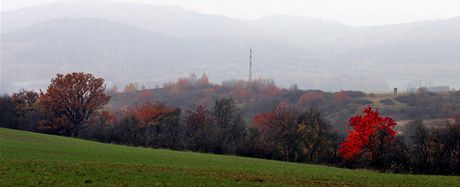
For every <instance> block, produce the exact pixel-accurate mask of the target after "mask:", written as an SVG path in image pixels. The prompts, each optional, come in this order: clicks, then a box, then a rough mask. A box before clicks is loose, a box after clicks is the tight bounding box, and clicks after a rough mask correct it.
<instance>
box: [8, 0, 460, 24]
mask: <svg viewBox="0 0 460 187" xmlns="http://www.w3.org/2000/svg"><path fill="white" fill-rule="evenodd" d="M55 1H75V0H1V6H2V7H1V9H2V10H12V9H18V8H22V7H26V6H30V5H36V4H43V3H49V2H55ZM112 1H124V2H140V3H149V4H161V5H179V6H182V7H184V8H187V9H191V10H196V11H199V12H203V13H210V14H219V15H225V16H229V17H234V18H243V19H257V18H260V17H263V16H267V15H279V14H284V15H295V16H305V17H316V18H323V19H329V20H336V21H340V22H342V23H345V24H348V25H355V26H363V25H384V24H394V23H405V22H414V21H421V20H432V19H446V18H451V17H457V16H460V0H112ZM88 2H90V1H88Z"/></svg>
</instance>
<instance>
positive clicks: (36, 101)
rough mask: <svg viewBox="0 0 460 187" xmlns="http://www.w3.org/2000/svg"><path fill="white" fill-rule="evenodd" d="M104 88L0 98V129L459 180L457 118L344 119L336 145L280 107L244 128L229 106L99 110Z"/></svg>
mask: <svg viewBox="0 0 460 187" xmlns="http://www.w3.org/2000/svg"><path fill="white" fill-rule="evenodd" d="M104 89H105V87H104V81H103V80H102V79H100V78H95V77H93V76H92V75H91V74H85V73H72V74H67V75H57V77H56V78H54V79H52V81H51V84H50V86H49V87H48V89H47V90H46V92H40V93H36V92H33V91H21V92H19V93H15V94H13V96H11V97H10V96H3V97H0V117H1V118H0V125H1V126H2V127H9V128H18V129H23V130H30V131H39V132H46V133H52V134H60V135H66V136H73V137H81V138H87V139H92V140H98V141H102V142H107V143H118V144H127V145H134V146H145V147H154V148H167V149H175V150H192V151H199V152H209V153H216V154H233V155H243V156H251V157H260V158H268V159H278V160H285V161H292V162H307V163H323V164H329V165H336V166H347V167H363V168H369V169H376V170H383V171H394V172H411V173H436V174H460V161H459V156H460V117H459V118H458V119H456V120H455V121H454V122H451V121H446V125H445V126H443V127H439V128H427V127H426V126H425V125H424V124H423V122H421V121H415V122H413V123H411V124H409V125H406V128H403V129H402V131H401V132H400V133H397V132H396V131H395V129H394V127H395V126H396V123H395V121H393V120H392V119H391V118H389V117H381V116H380V114H379V112H378V111H376V110H373V109H372V108H370V107H368V108H365V109H364V111H363V113H362V115H357V116H354V117H352V118H350V121H349V126H350V128H352V130H351V131H350V132H349V133H348V137H346V138H345V137H342V136H341V135H340V133H338V130H337V129H336V128H335V126H334V125H331V123H330V122H329V120H328V119H326V117H325V115H324V114H323V113H322V112H320V111H319V110H315V109H307V110H302V109H301V108H300V107H299V106H295V105H290V104H288V103H284V102H281V103H279V104H278V105H277V106H276V107H275V108H274V109H273V110H272V111H268V112H263V113H260V114H257V115H256V116H255V117H254V119H252V120H250V121H252V122H251V123H250V125H248V123H247V121H248V120H245V119H244V118H243V112H242V110H241V109H240V107H239V106H238V105H237V103H236V102H235V101H234V100H233V99H229V98H219V99H216V100H215V102H214V104H213V105H212V106H210V107H206V106H202V105H198V106H196V107H192V108H191V109H189V110H186V111H185V112H182V111H181V110H180V109H179V108H176V107H173V106H168V105H165V104H162V103H149V102H146V103H142V104H139V105H137V106H135V107H129V108H123V109H120V110H115V111H114V110H112V111H109V110H104V109H103V106H104V105H105V104H107V102H108V101H109V99H110V98H109V97H108V96H106V95H105V93H104Z"/></svg>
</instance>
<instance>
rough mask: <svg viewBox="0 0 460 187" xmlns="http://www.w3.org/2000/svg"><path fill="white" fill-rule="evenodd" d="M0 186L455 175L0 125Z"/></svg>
mask: <svg viewBox="0 0 460 187" xmlns="http://www.w3.org/2000/svg"><path fill="white" fill-rule="evenodd" d="M0 154H1V156H0V179H1V180H0V186H11V185H42V186H49V185H60V186H62V185H96V186H101V185H102V186H105V185H112V186H113V185H125V184H129V185H130V186H139V185H149V186H150V185H165V184H166V185H186V184H188V185H194V186H197V185H227V186H230V185H232V186H233V185H311V186H318V185H324V186H331V185H333V186H338V185H340V186H344V185H352V186H354V185H360V186H380V185H391V186H401V185H413V186H440V185H441V186H442V185H444V186H455V185H460V177H446V176H426V175H398V174H382V173H372V172H365V171H354V170H347V169H339V168H331V167H323V166H313V165H306V164H296V163H286V162H279V161H270V160H262V159H253V158H244V157H235V156H220V155H211V154H200V153H191V152H179V151H169V150H156V149H146V148H136V147H129V146H120V145H110V144H102V143H97V142H91V141H85V140H79V139H71V138H65V137H59V136H51V135H44V134H37V133H31V132H23V131H17V130H9V129H3V128H0Z"/></svg>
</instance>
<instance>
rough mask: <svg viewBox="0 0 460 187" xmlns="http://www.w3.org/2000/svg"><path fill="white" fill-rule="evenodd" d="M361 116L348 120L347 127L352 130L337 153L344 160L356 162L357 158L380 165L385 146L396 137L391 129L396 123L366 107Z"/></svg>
mask: <svg viewBox="0 0 460 187" xmlns="http://www.w3.org/2000/svg"><path fill="white" fill-rule="evenodd" d="M363 112H364V115H363V116H359V115H357V116H354V117H352V118H350V123H349V125H350V126H351V127H353V130H351V131H350V133H349V134H348V137H347V139H346V140H345V142H343V143H342V144H341V145H340V149H339V152H340V154H341V155H342V157H343V158H344V159H345V160H356V159H358V158H359V157H361V156H363V157H362V158H363V159H364V160H365V161H370V162H371V163H373V164H382V163H381V158H383V157H384V155H385V145H389V144H390V143H391V141H392V140H393V138H394V137H395V136H396V131H395V130H394V129H393V128H394V127H395V125H396V122H395V121H394V120H393V119H391V118H390V117H380V114H379V112H378V111H377V110H372V108H371V107H370V106H369V107H366V108H365V109H364V111H363Z"/></svg>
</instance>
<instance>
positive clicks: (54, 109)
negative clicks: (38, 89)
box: [39, 72, 110, 137]
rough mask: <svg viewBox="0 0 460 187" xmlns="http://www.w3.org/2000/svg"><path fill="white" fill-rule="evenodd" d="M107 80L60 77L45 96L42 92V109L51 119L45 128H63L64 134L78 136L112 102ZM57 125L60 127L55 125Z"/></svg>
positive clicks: (81, 75) (76, 75) (74, 75)
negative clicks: (87, 122) (105, 83)
mask: <svg viewBox="0 0 460 187" xmlns="http://www.w3.org/2000/svg"><path fill="white" fill-rule="evenodd" d="M104 91H105V85H104V79H102V78H96V77H94V76H93V75H92V74H90V73H82V72H78V73H77V72H74V73H69V74H66V75H62V74H57V75H56V77H55V78H53V79H52V80H51V84H50V85H49V86H48V89H47V90H46V92H45V93H43V92H42V93H40V98H39V102H40V106H41V108H42V109H43V111H44V113H45V114H47V115H48V116H49V120H48V121H47V122H45V123H42V125H44V126H45V128H53V127H56V124H60V126H59V127H58V128H61V133H64V134H67V135H71V136H73V137H76V136H78V133H79V131H80V130H81V128H82V126H83V125H84V123H85V122H86V121H87V120H88V119H89V118H90V117H92V116H93V115H94V113H95V111H96V110H98V109H101V108H102V107H103V106H104V105H105V104H107V103H108V101H109V100H110V97H109V96H106V95H105V93H104ZM55 123H56V124H55Z"/></svg>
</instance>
